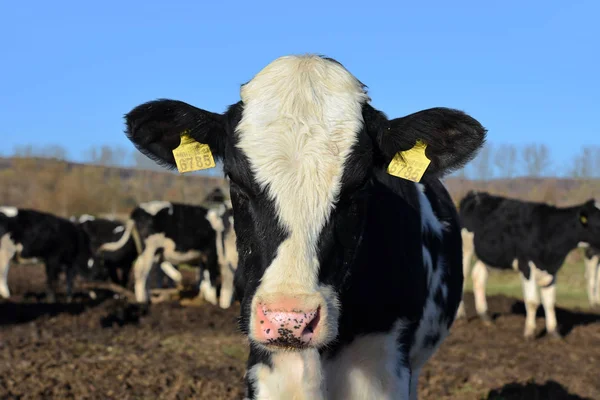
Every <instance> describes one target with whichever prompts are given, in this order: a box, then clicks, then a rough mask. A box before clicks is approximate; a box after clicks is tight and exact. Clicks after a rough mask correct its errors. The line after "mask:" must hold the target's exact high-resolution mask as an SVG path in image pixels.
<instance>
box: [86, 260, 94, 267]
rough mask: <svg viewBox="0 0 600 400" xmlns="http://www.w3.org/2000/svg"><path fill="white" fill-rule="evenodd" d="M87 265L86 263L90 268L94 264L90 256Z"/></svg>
mask: <svg viewBox="0 0 600 400" xmlns="http://www.w3.org/2000/svg"><path fill="white" fill-rule="evenodd" d="M87 265H88V268H92V267H93V266H94V259H93V258H90V259H89V260H88V264H87Z"/></svg>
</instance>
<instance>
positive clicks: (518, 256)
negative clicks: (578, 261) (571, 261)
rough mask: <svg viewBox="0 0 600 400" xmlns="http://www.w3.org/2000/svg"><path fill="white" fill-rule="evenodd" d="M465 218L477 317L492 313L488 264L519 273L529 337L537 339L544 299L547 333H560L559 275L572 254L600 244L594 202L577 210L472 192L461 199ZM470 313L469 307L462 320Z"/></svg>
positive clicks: (598, 210)
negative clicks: (537, 320) (579, 248)
mask: <svg viewBox="0 0 600 400" xmlns="http://www.w3.org/2000/svg"><path fill="white" fill-rule="evenodd" d="M459 209H460V216H461V220H462V226H463V230H462V234H463V254H464V264H463V267H464V270H463V274H464V276H467V275H468V274H469V269H470V268H471V258H472V257H473V255H475V256H477V259H478V260H477V262H476V263H475V265H474V267H473V272H472V279H473V291H474V294H475V307H476V310H477V314H478V315H479V316H480V317H481V318H483V319H484V320H489V317H488V315H487V302H486V298H485V286H486V282H487V276H488V271H487V267H486V265H487V266H489V267H492V268H496V269H503V270H507V269H514V270H516V271H519V272H520V274H521V279H522V283H523V296H524V301H525V309H526V322H525V330H524V336H525V337H526V338H531V337H533V335H534V333H535V315H536V311H537V308H538V306H539V305H540V299H539V295H538V286H539V288H540V292H541V297H542V305H543V307H544V311H545V314H546V331H547V332H548V334H550V335H552V336H556V337H558V336H560V334H559V333H558V331H557V322H556V314H555V311H554V304H555V301H556V274H557V273H558V271H559V269H560V267H561V266H562V265H563V263H564V261H565V259H566V257H567V255H568V254H569V252H571V251H572V250H573V249H575V248H577V246H578V245H580V244H581V243H584V244H589V245H593V246H600V208H599V205H598V203H596V202H595V201H594V200H589V201H587V202H585V203H583V204H579V205H576V206H572V207H555V206H552V205H549V204H544V203H535V202H529V201H522V200H517V199H510V198H506V197H502V196H495V195H491V194H489V193H486V192H475V191H470V192H469V193H467V195H466V196H465V197H464V198H463V199H462V200H461V201H460V204H459ZM464 315H465V310H464V305H463V304H462V303H461V306H460V308H459V311H458V316H459V317H462V316H464Z"/></svg>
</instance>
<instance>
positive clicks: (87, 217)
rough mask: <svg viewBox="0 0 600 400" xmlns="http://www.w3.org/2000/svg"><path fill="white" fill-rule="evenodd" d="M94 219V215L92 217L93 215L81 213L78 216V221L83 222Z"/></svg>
mask: <svg viewBox="0 0 600 400" xmlns="http://www.w3.org/2000/svg"><path fill="white" fill-rule="evenodd" d="M95 219H96V217H94V216H93V215H89V214H83V215H81V216H80V217H79V223H80V224H83V223H84V222H87V221H94V220H95Z"/></svg>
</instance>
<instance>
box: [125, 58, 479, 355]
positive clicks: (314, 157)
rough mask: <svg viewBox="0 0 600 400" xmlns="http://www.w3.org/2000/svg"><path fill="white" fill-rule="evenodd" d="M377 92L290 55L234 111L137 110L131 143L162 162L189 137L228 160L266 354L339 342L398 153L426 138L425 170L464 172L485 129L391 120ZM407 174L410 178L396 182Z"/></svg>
mask: <svg viewBox="0 0 600 400" xmlns="http://www.w3.org/2000/svg"><path fill="white" fill-rule="evenodd" d="M369 102H370V99H369V97H368V95H367V93H366V89H365V86H364V85H363V84H361V82H360V81H358V80H357V79H356V78H355V77H354V76H353V75H351V74H350V73H349V72H348V71H347V70H346V69H345V68H344V67H343V66H342V65H341V64H340V63H338V62H337V61H335V60H331V59H328V58H324V57H320V56H289V57H282V58H279V59H277V60H275V61H273V62H272V63H271V64H269V65H268V66H267V67H265V68H264V69H263V70H262V71H260V72H259V73H258V74H257V75H256V76H255V77H254V78H253V79H252V80H251V81H249V82H248V83H246V84H244V85H242V88H241V101H239V102H238V103H236V104H233V105H231V106H230V107H229V108H228V110H227V111H226V112H225V113H223V114H217V113H213V112H209V111H205V110H202V109H199V108H196V107H194V106H192V105H189V104H186V103H184V102H181V101H174V100H157V101H151V102H148V103H145V104H142V105H139V106H138V107H136V108H135V109H133V110H132V111H131V112H130V113H128V114H127V115H126V124H127V131H126V133H127V136H128V137H129V139H130V140H131V141H132V142H133V143H134V144H135V145H136V147H137V148H138V149H139V150H140V151H141V152H142V153H144V154H146V155H147V156H148V157H150V158H152V159H153V160H155V161H156V162H157V163H159V164H161V165H163V166H167V167H169V168H174V167H175V166H176V163H175V160H174V158H173V153H172V150H173V149H175V148H176V147H177V146H178V145H179V144H180V135H181V133H182V132H184V131H187V132H188V134H189V135H191V136H192V137H193V138H194V139H195V140H197V141H198V142H200V143H204V144H208V145H209V146H210V149H211V151H212V153H213V155H214V157H215V158H217V159H220V160H222V161H223V165H224V171H225V174H226V175H227V176H228V177H229V179H230V192H231V199H232V204H233V210H234V218H235V232H236V235H237V246H238V251H239V266H238V273H237V275H236V290H237V291H238V292H239V293H241V294H242V299H243V300H242V318H241V327H242V330H244V331H245V332H246V333H248V334H249V337H250V339H251V340H252V341H253V342H254V343H255V344H257V345H259V346H262V347H263V348H266V349H270V350H273V351H276V350H277V349H278V348H281V347H284V348H288V349H289V348H292V349H301V348H306V347H321V346H324V345H326V344H328V343H329V342H330V341H331V340H332V339H334V338H335V337H336V335H337V321H338V316H339V311H340V309H339V308H340V304H339V300H338V293H339V289H340V286H341V284H342V282H343V280H344V278H345V276H346V274H347V272H348V262H349V258H348V257H351V256H350V255H349V254H351V253H352V250H354V249H356V248H357V246H359V243H360V238H361V231H362V229H363V222H364V220H365V219H366V218H365V215H366V214H365V207H364V206H365V204H366V202H367V201H369V200H368V196H367V193H368V191H369V188H370V187H371V185H372V182H373V180H374V179H376V176H378V175H381V174H385V171H386V168H387V166H388V164H389V162H390V160H391V159H392V158H393V156H394V155H395V154H396V153H397V152H399V151H402V150H408V149H410V148H412V147H413V146H414V145H415V143H416V141H417V140H421V141H423V142H425V143H426V144H427V145H428V147H427V151H426V154H427V156H428V158H429V159H430V160H431V164H430V165H429V167H428V169H427V171H426V173H425V175H426V176H430V177H439V176H442V175H443V174H445V173H447V172H448V171H451V170H453V169H457V168H460V167H461V166H462V165H464V164H465V163H466V162H467V161H469V160H470V159H471V158H472V157H474V156H475V152H476V150H477V149H478V148H479V147H481V145H482V144H483V141H484V138H485V129H484V128H483V127H482V126H481V125H480V124H479V122H477V121H476V120H474V119H473V118H471V117H470V116H468V115H466V114H464V113H463V112H460V111H457V110H453V109H447V108H432V109H428V110H423V111H419V112H417V113H415V114H411V115H408V116H405V117H402V118H396V119H392V120H388V119H387V118H386V116H385V115H384V114H383V113H381V112H379V111H377V110H376V109H374V108H373V107H372V106H371V105H370V104H369ZM395 179H400V178H395Z"/></svg>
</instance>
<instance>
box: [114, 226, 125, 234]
mask: <svg viewBox="0 0 600 400" xmlns="http://www.w3.org/2000/svg"><path fill="white" fill-rule="evenodd" d="M124 230H125V227H124V226H123V225H119V226H117V227H116V228H115V229H113V233H119V232H123V231H124Z"/></svg>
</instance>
